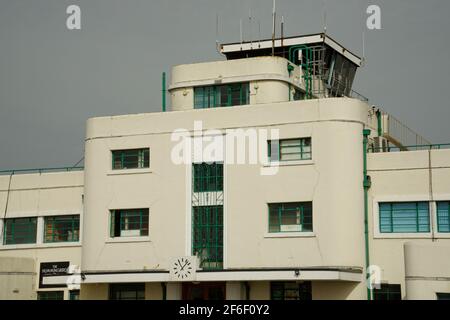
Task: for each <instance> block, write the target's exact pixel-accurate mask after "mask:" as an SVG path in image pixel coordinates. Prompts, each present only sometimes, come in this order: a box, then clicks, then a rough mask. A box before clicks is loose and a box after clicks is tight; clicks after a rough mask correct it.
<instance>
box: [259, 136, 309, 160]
mask: <svg viewBox="0 0 450 320" xmlns="http://www.w3.org/2000/svg"><path fill="white" fill-rule="evenodd" d="M311 155H312V154H311V138H298V139H285V140H271V141H268V157H269V161H272V162H273V161H295V160H311Z"/></svg>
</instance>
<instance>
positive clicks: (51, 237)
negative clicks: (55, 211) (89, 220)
mask: <svg viewBox="0 0 450 320" xmlns="http://www.w3.org/2000/svg"><path fill="white" fill-rule="evenodd" d="M44 225H45V226H44V242H75V241H78V240H79V232H80V216H55V217H45V222H44Z"/></svg>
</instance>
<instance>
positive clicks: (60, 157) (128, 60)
mask: <svg viewBox="0 0 450 320" xmlns="http://www.w3.org/2000/svg"><path fill="white" fill-rule="evenodd" d="M325 2H326V7H327V26H328V33H329V34H330V35H331V36H332V37H333V38H335V39H336V40H337V41H339V42H340V43H341V44H343V45H344V46H345V47H347V48H349V49H350V50H352V51H354V52H355V53H357V54H362V31H363V28H364V26H365V20H366V17H367V15H366V13H365V11H366V8H367V6H368V4H369V2H370V4H378V5H379V6H380V7H381V10H382V28H383V29H382V30H379V31H378V30H375V31H369V30H366V59H367V63H366V66H365V67H364V68H362V69H361V70H359V74H358V75H357V78H356V81H355V87H354V89H355V90H357V91H359V92H361V93H362V94H364V95H365V96H367V97H369V98H370V101H371V103H372V104H377V105H380V106H382V107H383V108H384V109H385V110H386V111H388V112H390V113H391V114H393V115H395V116H396V117H397V118H399V119H401V120H402V121H403V122H405V123H407V124H408V125H409V126H410V127H411V128H413V129H414V130H416V131H417V132H419V133H421V134H422V135H423V136H425V137H426V138H428V139H429V140H431V141H433V142H434V143H445V142H450V125H449V120H450V108H449V105H448V98H447V92H448V91H449V89H448V77H449V75H450V64H449V62H448V57H449V50H450V47H449V46H450V45H449V43H450V42H449V41H448V40H449V36H448V35H449V32H450V19H448V14H450V1H448V0H429V1H423V0H371V1H368V0H339V1H338V0H326V1H325ZM70 4H77V5H79V6H80V7H81V11H82V30H80V31H76V30H75V31H69V30H67V29H66V18H67V15H66V13H65V11H66V8H67V6H68V5H70ZM249 8H251V11H252V15H253V16H254V17H255V19H259V20H260V21H261V33H262V37H263V38H268V37H270V32H271V10H272V0H247V1H237V0H183V1H171V0H153V1H149V0H126V1H125V0H64V1H63V0H0V150H1V152H0V169H11V168H33V167H50V166H70V165H73V164H75V163H76V162H77V161H78V160H79V159H80V158H81V157H82V156H83V144H84V131H85V121H86V119H87V118H89V117H93V116H103V115H116V114H128V113H141V112H152V111H159V110H160V109H161V72H162V71H167V72H170V68H171V66H173V65H176V64H182V63H190V62H199V61H211V60H217V59H223V58H222V57H221V56H220V55H219V54H218V53H217V52H216V50H215V39H216V31H215V29H216V27H215V25H216V22H215V21H216V13H217V14H219V16H220V20H221V23H220V40H221V41H222V42H227V41H228V42H231V41H238V40H239V19H241V18H242V19H243V21H244V39H245V40H246V39H249V37H250V28H249V25H248V11H249ZM277 14H278V16H281V15H284V17H285V30H286V34H287V35H298V34H306V33H316V32H321V31H322V21H323V19H322V1H319V0H278V1H277ZM252 29H253V38H256V37H257V36H258V28H257V24H254V25H253V28H252Z"/></svg>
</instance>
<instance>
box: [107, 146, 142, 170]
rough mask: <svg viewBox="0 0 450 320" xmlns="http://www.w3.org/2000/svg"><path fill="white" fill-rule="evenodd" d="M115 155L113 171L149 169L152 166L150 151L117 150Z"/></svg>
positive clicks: (114, 152)
mask: <svg viewBox="0 0 450 320" xmlns="http://www.w3.org/2000/svg"><path fill="white" fill-rule="evenodd" d="M112 154H113V169H136V168H148V167H149V165H150V150H149V149H148V148H146V149H130V150H116V151H113V152H112Z"/></svg>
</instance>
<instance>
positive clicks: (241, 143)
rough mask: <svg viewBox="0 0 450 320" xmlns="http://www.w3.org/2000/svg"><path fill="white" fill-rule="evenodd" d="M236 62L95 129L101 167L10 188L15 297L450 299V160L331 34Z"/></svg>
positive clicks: (176, 74) (236, 55) (207, 70)
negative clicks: (368, 95)
mask: <svg viewBox="0 0 450 320" xmlns="http://www.w3.org/2000/svg"><path fill="white" fill-rule="evenodd" d="M272 46H273V51H274V55H271V51H272ZM221 51H222V53H223V54H224V55H225V56H226V58H227V60H224V61H216V62H206V63H197V64H188V65H180V66H175V67H174V68H173V70H172V76H171V84H170V86H169V89H168V91H169V94H170V98H171V110H170V111H168V112H157V113H148V114H136V115H123V116H111V117H100V118H92V119H89V120H88V121H87V128H86V140H85V165H84V169H83V170H74V169H73V168H72V169H68V171H67V172H37V173H24V174H20V175H19V174H18V173H17V172H8V173H6V174H4V175H3V176H0V186H1V187H0V210H1V211H0V213H3V217H1V219H0V231H1V234H2V245H1V246H0V279H4V280H2V282H1V283H0V287H1V290H0V292H2V293H3V295H4V296H0V298H2V299H8V298H20V299H35V298H36V297H37V298H39V299H52V298H65V299H70V298H73V299H76V298H80V299H236V300H246V299H247V300H254V299H300V300H303V299H306V300H308V299H445V298H448V297H449V295H450V240H449V239H450V219H449V218H450V150H447V149H445V148H444V147H445V146H433V145H431V144H430V143H429V142H427V141H426V140H425V139H423V138H422V137H420V136H419V135H417V134H415V133H414V132H412V131H411V130H409V129H407V127H405V126H403V125H402V124H401V123H400V122H399V121H397V120H396V119H395V118H393V117H392V116H391V115H389V114H387V113H386V112H384V111H382V110H380V109H379V108H375V107H372V106H371V105H369V104H368V102H367V99H365V98H364V97H363V96H361V95H359V94H357V93H356V92H354V91H353V90H352V84H353V80H354V77H355V73H356V70H357V68H358V67H359V66H360V65H361V59H360V58H358V57H357V56H356V55H354V54H352V53H351V52H350V51H348V50H346V49H345V48H343V47H342V46H340V45H339V44H338V43H337V42H336V41H334V40H333V39H331V38H329V37H328V36H326V35H323V34H318V35H310V36H301V37H292V38H286V39H277V40H276V41H275V43H273V44H272V43H271V41H259V42H254V43H240V44H227V45H222V47H221ZM164 109H165V108H164ZM399 128H400V129H399ZM411 141H414V143H410V142H411ZM438 147H439V148H438ZM367 271H369V272H367ZM367 274H368V276H367ZM366 278H368V280H367V279H366ZM368 283H369V285H368Z"/></svg>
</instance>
